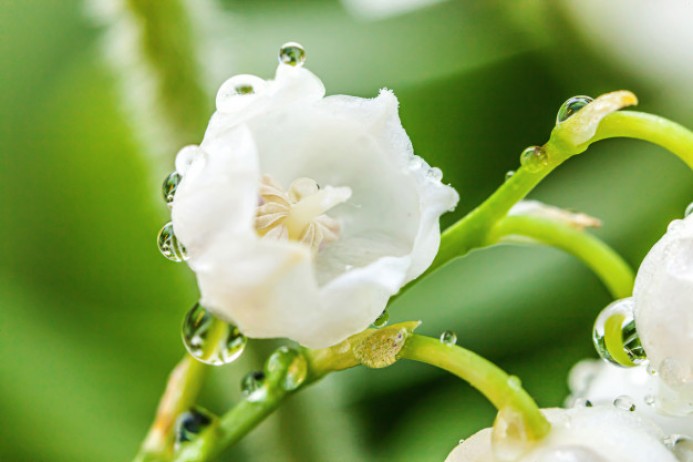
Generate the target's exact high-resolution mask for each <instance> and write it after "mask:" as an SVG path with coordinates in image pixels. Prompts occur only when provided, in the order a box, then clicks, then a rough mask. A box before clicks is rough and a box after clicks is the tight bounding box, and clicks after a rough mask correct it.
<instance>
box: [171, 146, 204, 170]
mask: <svg viewBox="0 0 693 462" xmlns="http://www.w3.org/2000/svg"><path fill="white" fill-rule="evenodd" d="M201 152H202V150H201V149H200V147H199V146H196V145H194V144H191V145H189V146H185V147H183V148H181V150H180V151H178V154H176V171H177V172H178V174H179V175H181V176H185V172H187V171H188V168H189V167H190V164H192V163H193V161H194V160H195V159H196V158H197V156H198V155H200V153H201Z"/></svg>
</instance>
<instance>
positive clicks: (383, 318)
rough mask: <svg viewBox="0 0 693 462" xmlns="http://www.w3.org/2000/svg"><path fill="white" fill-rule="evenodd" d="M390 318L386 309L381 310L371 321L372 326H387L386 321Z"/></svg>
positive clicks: (377, 327) (378, 327)
mask: <svg viewBox="0 0 693 462" xmlns="http://www.w3.org/2000/svg"><path fill="white" fill-rule="evenodd" d="M389 320H390V313H388V312H387V310H385V311H383V312H382V313H381V314H380V316H378V318H377V319H376V320H375V321H373V327H375V328H376V329H380V328H382V327H385V326H387V322H388V321H389Z"/></svg>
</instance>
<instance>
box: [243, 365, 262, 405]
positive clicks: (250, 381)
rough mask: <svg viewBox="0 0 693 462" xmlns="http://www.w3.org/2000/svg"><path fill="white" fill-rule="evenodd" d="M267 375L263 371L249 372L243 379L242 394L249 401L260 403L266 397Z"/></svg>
mask: <svg viewBox="0 0 693 462" xmlns="http://www.w3.org/2000/svg"><path fill="white" fill-rule="evenodd" d="M264 386H265V373H264V372H262V371H252V372H248V373H247V374H246V375H245V376H244V377H243V378H242V379H241V393H243V396H245V398H246V399H247V400H248V401H260V400H261V399H262V398H264V397H265V395H266V391H265V389H264Z"/></svg>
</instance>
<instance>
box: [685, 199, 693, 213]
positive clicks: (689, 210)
mask: <svg viewBox="0 0 693 462" xmlns="http://www.w3.org/2000/svg"><path fill="white" fill-rule="evenodd" d="M691 215H693V202H691V203H690V204H688V207H686V210H685V211H684V212H683V216H684V217H689V216H691Z"/></svg>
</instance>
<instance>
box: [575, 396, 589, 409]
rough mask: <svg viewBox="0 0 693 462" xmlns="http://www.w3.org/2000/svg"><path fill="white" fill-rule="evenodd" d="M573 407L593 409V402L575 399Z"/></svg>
mask: <svg viewBox="0 0 693 462" xmlns="http://www.w3.org/2000/svg"><path fill="white" fill-rule="evenodd" d="M573 407H592V401H590V400H589V399H585V398H575V401H573Z"/></svg>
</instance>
